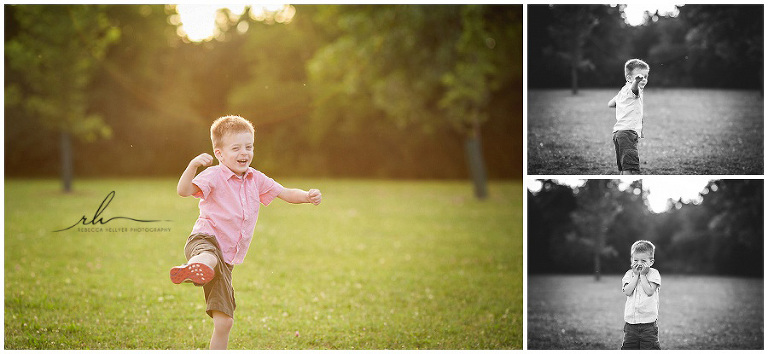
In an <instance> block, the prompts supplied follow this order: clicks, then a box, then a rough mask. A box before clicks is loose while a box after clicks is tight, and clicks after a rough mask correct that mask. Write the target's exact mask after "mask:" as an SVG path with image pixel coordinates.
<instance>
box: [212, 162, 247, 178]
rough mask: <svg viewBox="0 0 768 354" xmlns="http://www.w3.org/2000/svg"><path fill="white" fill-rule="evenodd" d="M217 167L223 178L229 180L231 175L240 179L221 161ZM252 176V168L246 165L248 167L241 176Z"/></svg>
mask: <svg viewBox="0 0 768 354" xmlns="http://www.w3.org/2000/svg"><path fill="white" fill-rule="evenodd" d="M219 169H220V170H221V174H222V175H224V179H225V180H229V179H230V178H232V177H234V178H237V179H242V178H240V177H239V176H238V175H236V174H235V173H234V172H232V170H230V169H229V167H227V166H224V165H223V164H221V163H219ZM252 176H253V169H251V168H250V167H248V169H247V170H246V171H245V174H244V175H243V178H251V177H252Z"/></svg>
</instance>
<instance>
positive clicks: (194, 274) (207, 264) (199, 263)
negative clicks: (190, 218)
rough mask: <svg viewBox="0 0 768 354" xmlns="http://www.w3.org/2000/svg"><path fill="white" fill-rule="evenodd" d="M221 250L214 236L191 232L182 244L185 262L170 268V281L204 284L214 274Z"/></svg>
mask: <svg viewBox="0 0 768 354" xmlns="http://www.w3.org/2000/svg"><path fill="white" fill-rule="evenodd" d="M220 253H221V251H220V250H219V248H218V242H216V237H214V236H211V235H205V234H192V235H190V236H189V238H188V239H187V243H186V244H185V245H184V256H185V257H186V258H187V264H185V265H182V266H178V267H173V268H171V272H170V276H171V281H173V282H174V283H175V284H180V283H182V282H192V283H195V284H196V285H198V286H199V285H204V284H206V283H208V282H210V281H211V280H212V279H213V278H214V277H215V275H216V266H217V265H218V263H219V258H220V255H219V254H220Z"/></svg>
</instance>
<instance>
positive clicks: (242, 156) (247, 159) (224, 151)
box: [213, 132, 253, 177]
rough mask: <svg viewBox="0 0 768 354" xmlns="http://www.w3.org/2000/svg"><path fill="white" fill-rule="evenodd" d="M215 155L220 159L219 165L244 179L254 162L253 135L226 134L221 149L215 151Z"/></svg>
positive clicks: (245, 133)
mask: <svg viewBox="0 0 768 354" xmlns="http://www.w3.org/2000/svg"><path fill="white" fill-rule="evenodd" d="M213 153H214V154H215V155H216V158H217V159H219V163H221V164H223V165H224V166H227V168H229V169H230V170H232V172H234V173H235V174H236V175H238V176H240V177H242V176H243V175H244V174H245V172H246V171H248V166H250V165H251V161H253V134H251V133H250V132H241V133H232V134H226V135H224V136H223V137H222V139H221V147H220V148H217V149H214V151H213Z"/></svg>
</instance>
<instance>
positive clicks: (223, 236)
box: [192, 164, 283, 265]
mask: <svg viewBox="0 0 768 354" xmlns="http://www.w3.org/2000/svg"><path fill="white" fill-rule="evenodd" d="M192 183H194V184H195V185H196V186H197V187H198V188H200V192H199V193H196V194H194V195H193V196H194V197H195V198H202V199H201V200H200V205H199V207H200V216H199V217H198V218H197V222H195V226H194V228H193V229H192V233H205V234H209V235H213V236H216V240H217V241H218V242H219V247H221V253H222V254H223V255H224V262H227V263H228V264H232V265H235V264H241V263H243V259H245V254H246V253H247V252H248V247H249V246H250V245H251V239H252V238H253V229H254V228H255V227H256V221H257V220H258V218H259V204H264V205H265V206H266V205H269V203H271V202H272V200H273V199H275V197H277V196H278V195H279V194H280V193H281V192H282V191H283V186H281V185H280V184H279V183H277V182H275V180H273V179H272V178H269V177H267V176H266V175H265V174H263V173H261V172H259V171H257V170H255V169H253V168H252V167H249V168H248V171H246V172H245V175H244V176H243V177H242V178H241V177H238V176H237V175H236V174H235V173H234V172H232V170H230V169H229V168H227V167H226V166H224V165H221V164H219V165H216V166H211V167H208V168H206V169H205V170H204V171H203V172H200V174H199V175H197V177H195V178H194V179H193V180H192Z"/></svg>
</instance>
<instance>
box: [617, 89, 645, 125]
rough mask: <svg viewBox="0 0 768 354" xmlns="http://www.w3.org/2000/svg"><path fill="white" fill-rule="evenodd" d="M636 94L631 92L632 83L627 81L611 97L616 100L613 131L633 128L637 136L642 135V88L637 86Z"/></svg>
mask: <svg viewBox="0 0 768 354" xmlns="http://www.w3.org/2000/svg"><path fill="white" fill-rule="evenodd" d="M637 92H638V94H637V95H635V93H634V92H632V83H631V82H627V83H626V84H625V85H624V87H622V88H621V91H619V93H618V94H616V96H615V97H614V98H613V100H614V102H616V124H615V125H614V126H613V132H614V133H615V132H617V131H619V130H634V131H635V132H637V136H639V137H641V138H642V137H643V89H642V88H640V87H638V88H637Z"/></svg>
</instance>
